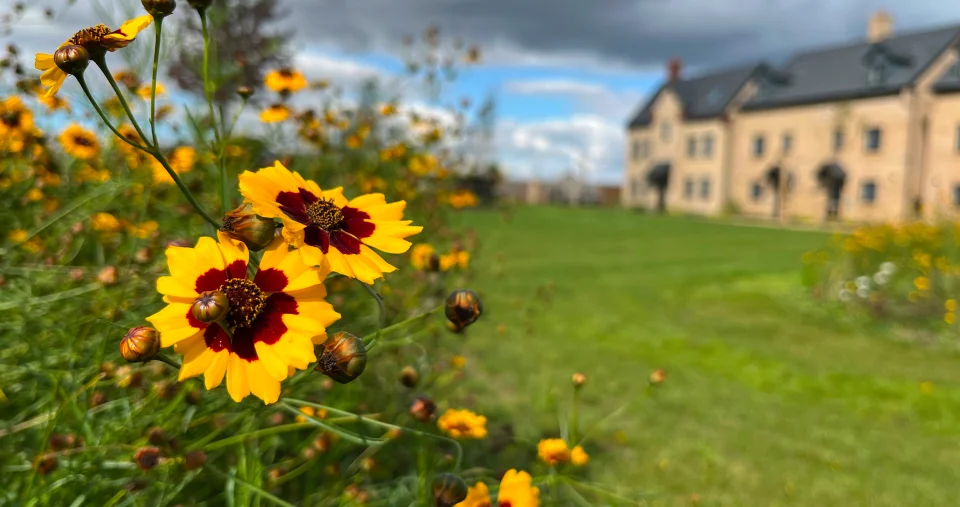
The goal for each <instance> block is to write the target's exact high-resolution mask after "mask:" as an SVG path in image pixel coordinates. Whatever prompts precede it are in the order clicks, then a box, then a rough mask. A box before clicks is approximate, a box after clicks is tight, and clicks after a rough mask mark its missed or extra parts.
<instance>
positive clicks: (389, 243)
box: [362, 233, 413, 254]
mask: <svg viewBox="0 0 960 507" xmlns="http://www.w3.org/2000/svg"><path fill="white" fill-rule="evenodd" d="M362 241H363V243H364V244H366V245H369V246H372V247H374V248H376V249H377V250H381V251H383V252H387V253H392V254H402V253H404V252H406V251H407V250H409V249H410V247H411V246H413V243H410V242H409V241H407V240H405V239H400V238H392V237H390V236H386V235H379V234H376V233H374V235H373V236H370V237H369V238H363V240H362Z"/></svg>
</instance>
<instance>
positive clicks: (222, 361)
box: [203, 350, 230, 391]
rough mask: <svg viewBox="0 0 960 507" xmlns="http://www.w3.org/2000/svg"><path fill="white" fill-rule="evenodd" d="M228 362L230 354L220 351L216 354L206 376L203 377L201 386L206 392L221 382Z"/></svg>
mask: <svg viewBox="0 0 960 507" xmlns="http://www.w3.org/2000/svg"><path fill="white" fill-rule="evenodd" d="M229 362H230V352H229V351H226V350H221V351H219V352H217V355H216V357H214V358H213V361H211V362H210V367H209V368H207V372H206V374H204V376H203V384H204V385H205V386H206V388H207V390H208V391H209V390H210V389H213V388H214V387H217V386H218V385H220V383H221V382H223V375H224V374H225V373H226V372H227V364H228V363H229Z"/></svg>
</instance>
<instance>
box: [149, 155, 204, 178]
mask: <svg viewBox="0 0 960 507" xmlns="http://www.w3.org/2000/svg"><path fill="white" fill-rule="evenodd" d="M167 162H168V163H169V164H170V168H171V169H173V172H174V173H176V174H184V173H188V172H190V171H192V170H193V167H194V165H196V163H197V152H196V150H194V149H193V148H192V147H190V146H178V147H177V148H174V150H173V151H172V152H170V156H168V157H167ZM150 164H151V167H152V169H153V181H154V182H155V183H167V184H172V183H173V178H172V177H171V176H170V173H168V172H167V170H166V169H164V168H163V165H162V164H160V162H157V161H156V160H152V161H151V163H150Z"/></svg>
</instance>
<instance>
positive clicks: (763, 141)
mask: <svg viewBox="0 0 960 507" xmlns="http://www.w3.org/2000/svg"><path fill="white" fill-rule="evenodd" d="M750 144H751V146H750V151H751V153H753V158H761V157H763V154H764V152H765V151H767V138H766V136H764V135H763V134H756V135H754V136H753V141H752V142H751V143H750Z"/></svg>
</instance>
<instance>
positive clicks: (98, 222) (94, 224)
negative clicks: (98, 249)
mask: <svg viewBox="0 0 960 507" xmlns="http://www.w3.org/2000/svg"><path fill="white" fill-rule="evenodd" d="M90 227H91V228H92V229H93V230H95V231H97V232H117V231H119V230H120V227H121V226H120V221H119V220H117V217H115V216H113V215H111V214H110V213H96V214H94V215H93V216H92V217H90Z"/></svg>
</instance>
